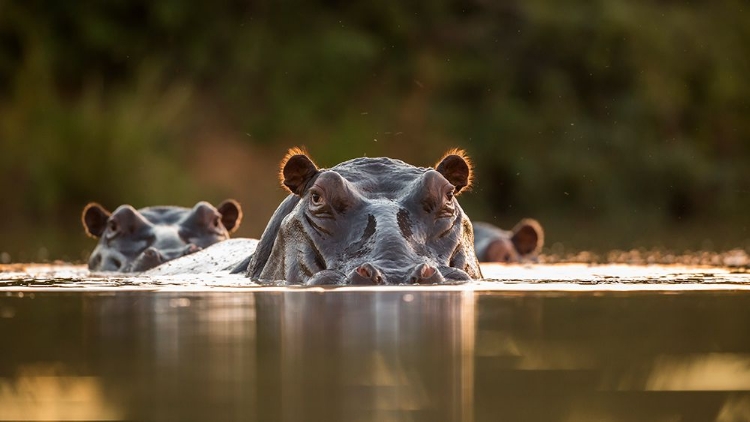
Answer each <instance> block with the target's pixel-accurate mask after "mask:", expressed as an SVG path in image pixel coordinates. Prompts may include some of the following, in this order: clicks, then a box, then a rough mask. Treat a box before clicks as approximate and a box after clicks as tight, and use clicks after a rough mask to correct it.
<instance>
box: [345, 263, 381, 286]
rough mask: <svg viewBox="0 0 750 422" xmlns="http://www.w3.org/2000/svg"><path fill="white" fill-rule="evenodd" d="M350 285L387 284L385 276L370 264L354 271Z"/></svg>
mask: <svg viewBox="0 0 750 422" xmlns="http://www.w3.org/2000/svg"><path fill="white" fill-rule="evenodd" d="M349 284H365V285H370V284H385V280H384V278H383V274H382V273H381V272H380V271H378V269H377V268H375V267H374V266H373V265H372V264H370V263H366V264H362V265H360V266H359V267H357V269H355V270H354V273H353V275H352V276H350V278H349Z"/></svg>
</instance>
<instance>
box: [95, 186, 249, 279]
mask: <svg viewBox="0 0 750 422" xmlns="http://www.w3.org/2000/svg"><path fill="white" fill-rule="evenodd" d="M81 219H82V221H83V227H84V228H85V230H86V233H87V234H88V235H89V236H91V237H94V238H99V243H98V244H97V245H96V248H95V249H94V251H93V252H92V253H91V257H90V258H89V262H88V265H89V269H90V270H92V271H120V272H136V271H145V270H148V269H150V268H153V267H155V266H157V265H159V264H162V263H164V262H167V261H169V260H172V259H174V258H178V257H180V256H183V255H187V254H190V253H193V252H196V251H199V250H201V249H203V248H206V247H208V246H210V245H212V244H214V243H217V242H220V241H222V240H225V239H228V238H229V233H231V232H233V231H235V230H237V228H238V227H239V225H240V221H241V220H242V209H241V207H240V204H239V203H237V201H235V200H233V199H228V200H226V201H224V202H222V203H221V204H220V205H219V207H218V208H215V207H214V206H213V205H211V204H209V203H208V202H204V201H201V202H198V203H197V204H195V206H194V207H193V208H185V207H177V206H154V207H146V208H141V209H138V210H136V209H135V208H133V207H132V206H130V205H121V206H119V207H118V208H117V209H116V210H115V211H114V212H112V213H110V212H109V211H107V210H106V209H105V208H104V207H102V206H101V205H99V204H97V203H94V202H92V203H90V204H88V205H86V207H85V208H84V209H83V215H82V217H81Z"/></svg>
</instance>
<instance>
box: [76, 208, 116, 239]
mask: <svg viewBox="0 0 750 422" xmlns="http://www.w3.org/2000/svg"><path fill="white" fill-rule="evenodd" d="M110 215H111V214H110V212H109V211H107V210H106V209H105V208H104V207H103V206H101V205H99V204H97V203H96V202H90V203H89V204H88V205H86V206H85V207H84V208H83V214H81V221H82V222H83V228H84V229H85V230H86V234H87V235H89V236H91V237H94V238H96V237H100V236H101V235H102V233H104V229H105V228H107V220H108V219H109V216H110Z"/></svg>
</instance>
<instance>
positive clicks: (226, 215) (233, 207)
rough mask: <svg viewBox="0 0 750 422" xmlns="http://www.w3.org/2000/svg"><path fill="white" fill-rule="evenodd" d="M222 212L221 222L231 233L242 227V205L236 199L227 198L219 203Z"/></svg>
mask: <svg viewBox="0 0 750 422" xmlns="http://www.w3.org/2000/svg"><path fill="white" fill-rule="evenodd" d="M217 209H218V210H219V213H221V223H222V224H224V227H226V229H227V231H228V232H229V233H232V232H234V231H235V230H237V229H238V228H239V227H240V222H241V221H242V207H240V203H239V202H237V201H235V200H234V199H227V200H226V201H224V202H222V203H221V204H219V207H218V208H217Z"/></svg>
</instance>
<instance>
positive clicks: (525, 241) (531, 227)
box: [474, 218, 544, 262]
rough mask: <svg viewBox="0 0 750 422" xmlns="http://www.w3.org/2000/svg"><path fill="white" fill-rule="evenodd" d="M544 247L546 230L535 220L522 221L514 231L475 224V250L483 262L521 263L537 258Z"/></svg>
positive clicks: (480, 223)
mask: <svg viewBox="0 0 750 422" xmlns="http://www.w3.org/2000/svg"><path fill="white" fill-rule="evenodd" d="M542 246H544V230H542V226H541V224H539V222H538V221H536V220H534V219H533V218H525V219H523V220H521V221H520V222H519V223H518V224H516V226H515V227H513V230H511V231H507V230H502V229H499V228H497V227H495V226H493V225H491V224H488V223H482V222H476V223H474V248H475V250H476V252H477V257H478V258H479V261H481V262H519V261H521V260H523V259H527V258H532V257H535V256H536V254H537V253H539V251H540V250H541V249H542Z"/></svg>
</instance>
